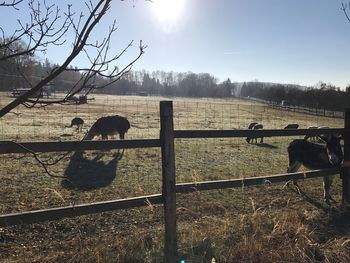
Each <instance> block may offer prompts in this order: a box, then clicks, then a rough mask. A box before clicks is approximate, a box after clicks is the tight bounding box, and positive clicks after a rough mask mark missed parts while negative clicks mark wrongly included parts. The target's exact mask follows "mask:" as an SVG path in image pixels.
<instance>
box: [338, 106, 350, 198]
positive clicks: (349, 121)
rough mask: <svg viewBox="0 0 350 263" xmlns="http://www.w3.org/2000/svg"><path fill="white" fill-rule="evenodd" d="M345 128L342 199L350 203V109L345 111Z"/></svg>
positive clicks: (341, 175) (341, 174)
mask: <svg viewBox="0 0 350 263" xmlns="http://www.w3.org/2000/svg"><path fill="white" fill-rule="evenodd" d="M344 128H345V132H344V136H343V137H344V161H343V167H342V168H341V171H340V177H341V179H342V184H343V187H342V188H343V191H342V201H343V203H344V202H347V203H350V133H349V131H348V130H349V129H350V109H346V111H345V123H344Z"/></svg>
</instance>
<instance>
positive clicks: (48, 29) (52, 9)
mask: <svg viewBox="0 0 350 263" xmlns="http://www.w3.org/2000/svg"><path fill="white" fill-rule="evenodd" d="M111 1H112V0H99V1H98V2H97V3H96V4H93V3H92V2H91V1H89V2H87V3H86V7H87V8H88V10H89V14H88V15H83V14H82V13H80V15H79V17H78V20H77V21H75V20H74V16H75V13H73V12H72V11H71V6H68V8H67V11H66V12H65V13H64V17H63V22H61V23H59V22H60V21H61V20H62V18H61V14H60V10H59V9H58V8H57V6H54V5H50V6H48V5H46V3H45V2H44V5H43V6H41V5H40V1H38V2H36V1H35V0H31V1H30V3H29V8H30V10H31V23H29V24H22V23H21V22H19V24H20V25H21V27H20V28H19V29H18V30H16V31H15V32H14V33H13V35H12V36H11V37H10V38H7V40H6V41H5V42H3V43H1V44H0V50H5V51H6V52H5V55H3V56H2V57H1V55H0V61H1V60H6V59H10V58H13V57H18V56H23V55H32V54H34V52H36V51H43V50H45V49H46V48H47V46H49V45H60V44H62V43H63V42H64V41H65V39H64V34H65V33H66V32H67V31H68V29H72V30H73V32H74V33H75V38H74V41H73V43H72V49H71V52H70V53H69V54H68V55H67V57H66V60H65V61H64V62H63V64H62V65H60V66H57V67H55V68H53V69H52V70H51V71H50V72H49V73H48V75H47V76H46V77H43V79H41V80H40V81H39V82H38V83H36V84H35V85H33V86H32V87H31V89H30V90H29V91H28V92H26V93H25V94H23V95H21V96H19V97H18V98H16V99H15V100H14V101H12V102H11V103H9V104H8V105H6V106H5V107H4V108H2V109H1V110H0V118H1V117H2V116H4V115H5V114H7V113H8V112H10V111H11V110H12V109H14V108H15V107H17V106H18V105H20V104H23V105H25V106H26V107H34V106H36V105H38V106H39V107H42V106H46V105H49V104H53V103H60V104H63V103H65V102H67V100H68V99H69V98H71V97H72V96H74V95H76V94H78V93H79V92H82V91H84V92H85V94H86V95H87V94H89V93H90V92H91V91H92V90H94V89H101V88H104V87H106V86H108V85H111V84H112V83H114V82H116V81H117V80H119V79H120V78H121V77H123V76H124V75H125V74H126V73H128V72H129V71H130V70H131V68H132V65H133V64H134V63H135V62H136V61H137V60H138V59H139V58H140V57H141V56H142V55H143V54H144V51H145V48H146V46H143V45H142V41H140V45H139V52H138V55H136V57H135V58H134V59H132V60H131V62H130V63H128V64H127V65H126V66H124V67H123V68H122V70H120V71H119V70H118V67H116V66H113V67H112V69H111V65H112V63H114V62H115V61H117V60H118V59H119V58H120V57H121V56H122V55H124V54H125V53H126V52H127V50H128V49H129V48H131V47H132V44H133V41H131V42H130V43H129V44H128V45H127V46H126V47H125V48H124V49H123V50H122V51H121V52H120V53H118V54H114V55H112V56H110V55H109V53H111V52H110V51H111V46H110V43H111V37H112V34H113V33H114V32H115V31H116V30H117V27H116V22H115V21H114V23H113V24H112V25H111V26H110V27H109V31H108V33H107V35H106V36H105V38H103V39H102V41H100V42H98V41H96V42H89V41H88V39H89V37H90V34H91V32H92V31H93V30H94V28H95V27H96V25H97V24H98V23H99V22H100V20H101V19H102V17H103V16H104V15H105V14H106V12H107V11H108V10H109V8H110V4H111ZM57 25H59V26H58V27H57ZM0 31H1V32H2V34H3V35H4V34H5V33H4V30H3V29H2V28H0ZM23 38H27V39H28V40H29V42H28V43H27V46H26V48H25V49H24V50H21V49H19V48H18V47H16V45H14V44H15V43H17V41H19V40H22V39H23ZM79 54H85V56H86V58H87V59H88V61H89V62H90V65H89V67H86V68H75V69H74V71H79V72H81V75H80V78H79V79H78V80H77V81H76V83H75V84H74V85H72V86H71V88H70V89H69V90H68V91H67V92H66V96H65V97H64V98H63V99H59V100H48V99H43V98H40V97H39V95H37V96H36V98H34V99H31V98H32V97H33V96H34V97H35V94H40V91H41V90H42V88H43V87H44V86H45V85H47V84H48V83H50V82H51V81H52V80H54V79H55V78H56V77H58V76H59V75H60V74H61V73H63V72H65V71H71V70H73V69H72V68H69V67H68V66H69V65H71V63H72V62H73V61H74V59H75V58H76V57H77V56H78V55H79ZM93 54H95V56H93ZM97 76H98V77H101V78H103V79H104V80H105V81H104V83H103V84H102V85H99V86H97V85H92V83H93V80H94V79H95V77H97Z"/></svg>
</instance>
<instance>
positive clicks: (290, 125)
mask: <svg viewBox="0 0 350 263" xmlns="http://www.w3.org/2000/svg"><path fill="white" fill-rule="evenodd" d="M298 128H299V124H297V123H290V124H288V125H287V126H286V127H284V128H283V129H298Z"/></svg>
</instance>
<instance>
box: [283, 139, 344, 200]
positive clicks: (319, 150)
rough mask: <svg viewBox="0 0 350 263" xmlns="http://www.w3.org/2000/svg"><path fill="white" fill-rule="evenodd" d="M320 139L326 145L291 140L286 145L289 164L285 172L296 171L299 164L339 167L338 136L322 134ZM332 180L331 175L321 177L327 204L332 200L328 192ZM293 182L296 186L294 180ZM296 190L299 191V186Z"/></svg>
mask: <svg viewBox="0 0 350 263" xmlns="http://www.w3.org/2000/svg"><path fill="white" fill-rule="evenodd" d="M322 139H323V140H324V141H325V142H326V145H319V144H316V143H312V142H309V141H306V140H303V139H297V140H294V141H292V142H291V143H290V144H289V146H288V157H289V166H288V171H287V172H288V173H293V172H296V171H297V170H298V169H299V168H300V166H301V165H304V166H305V167H306V168H308V169H325V168H331V167H339V166H340V165H341V162H342V161H343V152H342V149H341V145H340V137H337V136H334V135H331V136H329V137H324V136H322ZM332 181H333V176H324V177H323V190H324V198H325V200H326V202H327V203H328V204H329V201H330V200H332V201H334V199H333V198H332V197H331V195H330V193H329V191H330V187H331V184H332ZM294 184H295V185H296V186H297V183H296V181H294ZM297 187H298V186H297ZM298 191H300V190H299V188H298Z"/></svg>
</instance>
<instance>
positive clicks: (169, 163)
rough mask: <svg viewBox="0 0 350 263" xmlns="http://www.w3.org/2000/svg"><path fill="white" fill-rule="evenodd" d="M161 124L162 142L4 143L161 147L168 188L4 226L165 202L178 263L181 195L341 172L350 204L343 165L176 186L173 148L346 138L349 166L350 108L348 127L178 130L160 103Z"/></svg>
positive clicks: (43, 147)
mask: <svg viewBox="0 0 350 263" xmlns="http://www.w3.org/2000/svg"><path fill="white" fill-rule="evenodd" d="M160 120H161V130H160V139H148V140H110V141H68V142H26V143H18V142H12V141H1V142H0V154H8V153H33V152H35V153H36V152H62V151H65V152H69V151H84V150H110V149H132V148H150V147H158V148H161V152H162V181H163V185H162V193H158V194H153V195H147V196H139V197H134V198H127V199H120V200H110V201H104V202H97V203H92V204H79V205H74V206H67V207H57V208H49V209H42V210H35V211H27V212H22V213H12V214H6V215H0V227H4V226H10V225H16V224H31V223H38V222H43V221H49V220H58V219H62V218H66V217H76V216H81V215H87V214H93V213H101V212H106V211H113V210H118V209H128V208H136V207H141V206H147V205H149V204H163V205H164V218H165V220H164V222H165V239H164V243H165V246H164V255H165V262H177V234H176V233H177V231H176V193H189V192H194V191H203V190H214V189H224V188H237V187H242V186H255V185H262V184H272V183H281V182H288V181H292V180H298V179H308V178H316V177H321V176H326V175H332V174H338V173H339V172H340V173H341V179H342V184H343V186H342V188H343V191H342V199H343V201H344V202H350V180H349V169H350V168H349V167H348V166H346V167H345V166H344V167H342V168H341V170H339V169H326V170H314V171H308V172H298V173H290V174H279V175H270V176H263V177H252V178H241V179H230V180H217V181H207V182H192V183H182V184H176V176H175V148H174V141H175V139H176V138H178V139H180V138H183V139H185V138H186V139H195V138H235V137H261V136H263V137H275V136H301V135H311V136H312V135H320V134H342V135H343V136H344V163H349V162H350V110H347V111H346V113H345V123H344V128H332V129H291V130H285V129H278V130H174V127H173V107H172V102H171V101H162V102H161V103H160Z"/></svg>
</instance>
